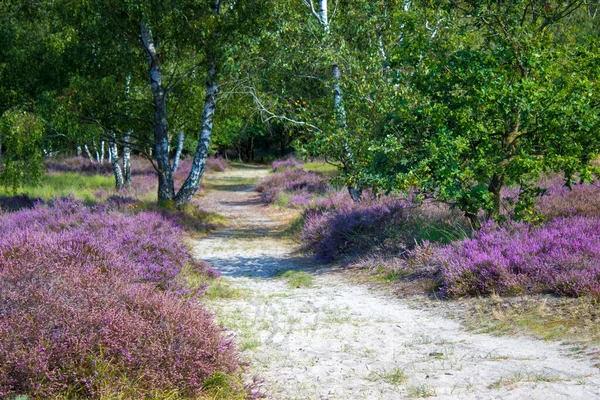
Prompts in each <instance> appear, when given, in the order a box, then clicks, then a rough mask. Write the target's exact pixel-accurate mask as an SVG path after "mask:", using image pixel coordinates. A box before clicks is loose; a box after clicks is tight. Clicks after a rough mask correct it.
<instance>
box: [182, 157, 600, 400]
mask: <svg viewBox="0 0 600 400" xmlns="http://www.w3.org/2000/svg"><path fill="white" fill-rule="evenodd" d="M266 173H267V170H265V169H258V168H243V169H240V168H238V169H235V170H233V171H228V172H226V173H224V174H221V175H213V176H212V177H209V178H208V179H209V180H210V179H219V180H220V182H222V180H226V179H231V181H232V182H235V180H236V179H239V178H248V177H260V176H264V175H265V174H266ZM252 188H253V187H252V186H251V185H237V186H236V185H234V184H232V185H227V184H222V185H219V186H218V187H217V189H216V190H211V191H210V192H209V193H208V194H207V195H206V196H205V197H204V199H203V201H202V204H203V207H205V208H206V209H209V210H210V211H215V212H218V213H221V214H224V215H227V216H228V217H230V218H231V222H232V223H231V226H230V227H228V228H227V229H223V230H221V231H218V232H216V233H215V234H213V235H211V236H210V237H208V238H205V239H200V240H197V241H195V242H194V244H193V246H194V252H195V254H196V255H197V256H198V257H200V258H203V259H205V260H207V261H209V262H211V263H212V264H213V265H214V266H216V267H217V268H218V269H219V270H221V271H222V272H223V274H224V275H225V276H227V278H226V279H228V280H229V281H230V282H231V284H232V285H233V286H235V287H238V288H240V290H242V291H243V293H244V295H243V296H242V297H240V298H237V299H221V300H215V301H212V302H211V303H210V304H209V306H210V307H211V308H212V309H213V310H215V311H216V312H217V314H218V316H219V319H220V321H221V323H222V324H223V325H225V326H226V327H228V328H230V329H232V330H233V331H234V332H235V333H236V335H237V340H238V343H239V346H240V348H241V349H242V351H243V354H244V356H245V357H246V358H247V359H248V361H249V362H250V363H251V372H252V373H253V374H254V375H257V376H259V377H261V378H263V379H264V380H265V381H266V387H267V388H268V398H270V399H402V398H410V397H429V396H430V397H431V398H439V399H597V398H600V373H599V370H598V368H596V367H594V366H593V362H592V361H591V360H588V359H586V358H579V359H578V358H576V356H575V355H574V354H575V353H574V352H573V351H572V350H570V347H569V346H566V345H561V344H558V343H547V342H543V341H538V340H532V339H528V338H520V337H519V338H507V337H494V336H488V335H480V334H472V333H469V332H467V331H465V330H464V329H463V328H461V326H460V324H459V323H457V322H456V321H454V320H452V319H449V318H446V317H444V316H443V315H440V312H438V311H435V310H421V309H415V308H414V307H410V305H409V304H408V303H407V302H406V301H404V300H402V299H398V298H394V297H392V296H390V295H387V294H385V293H383V292H381V291H378V290H372V289H369V288H367V287H365V286H362V285H357V284H353V283H351V282H350V281H349V280H347V279H345V278H344V274H343V273H339V272H336V271H333V270H323V269H321V270H319V271H316V270H314V268H315V265H313V264H312V262H311V261H310V260H306V259H301V258H298V257H296V256H293V255H292V245H291V244H290V243H286V242H284V241H282V240H279V239H278V238H277V235H276V234H275V233H276V232H277V231H278V229H280V228H281V223H279V222H278V221H277V213H276V212H275V211H273V210H271V209H268V208H265V207H263V206H261V205H260V203H259V201H258V196H257V194H256V193H254V192H253V191H252ZM280 269H284V270H287V269H303V270H306V271H312V273H314V274H315V283H316V284H315V286H314V287H310V288H289V287H288V286H287V284H286V283H285V282H284V281H282V280H280V279H274V278H273V277H272V276H273V273H274V271H276V270H280Z"/></svg>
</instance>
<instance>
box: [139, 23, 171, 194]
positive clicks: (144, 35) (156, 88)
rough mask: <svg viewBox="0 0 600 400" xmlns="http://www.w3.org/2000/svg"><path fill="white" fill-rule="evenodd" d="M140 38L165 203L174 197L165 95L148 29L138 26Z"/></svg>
mask: <svg viewBox="0 0 600 400" xmlns="http://www.w3.org/2000/svg"><path fill="white" fill-rule="evenodd" d="M140 36H141V39H142V44H143V46H144V50H145V51H146V58H147V60H148V73H149V75H150V85H151V88H152V95H153V101H154V158H155V159H156V166H157V173H158V201H159V202H167V201H171V200H173V199H174V197H175V185H174V182H173V174H172V171H171V163H170V161H169V132H168V124H167V93H166V90H165V87H164V86H163V83H162V72H161V70H160V57H159V54H158V51H157V49H156V45H155V42H156V41H155V39H154V38H152V35H151V33H150V29H149V28H148V27H147V26H146V25H145V24H144V23H141V24H140Z"/></svg>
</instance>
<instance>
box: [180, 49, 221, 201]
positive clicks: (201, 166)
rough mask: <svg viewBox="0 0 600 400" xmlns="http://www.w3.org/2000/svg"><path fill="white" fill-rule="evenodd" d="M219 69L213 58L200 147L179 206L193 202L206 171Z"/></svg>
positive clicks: (203, 113) (209, 73) (207, 77)
mask: <svg viewBox="0 0 600 400" xmlns="http://www.w3.org/2000/svg"><path fill="white" fill-rule="evenodd" d="M217 93H218V86H217V69H216V62H215V59H214V58H213V59H212V60H211V61H210V64H209V67H208V71H207V75H206V96H205V98H204V111H203V112H202V127H201V129H200V138H199V140H198V146H197V147H196V152H195V154H194V160H193V161H192V169H191V171H190V174H189V175H188V177H187V179H186V180H185V182H184V183H183V186H182V187H181V189H179V192H178V193H177V196H176V197H175V203H176V204H177V205H183V204H187V203H189V202H190V201H191V200H192V197H193V196H194V194H195V193H196V191H197V190H198V189H199V188H200V182H201V181H202V176H203V175H204V171H205V169H206V157H207V155H208V146H209V145H210V137H211V134H212V128H213V118H214V115H215V110H216V107H217Z"/></svg>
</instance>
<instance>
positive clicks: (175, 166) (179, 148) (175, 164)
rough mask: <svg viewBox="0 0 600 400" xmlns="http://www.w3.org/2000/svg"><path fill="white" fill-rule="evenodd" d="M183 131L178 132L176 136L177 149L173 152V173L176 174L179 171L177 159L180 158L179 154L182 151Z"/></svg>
mask: <svg viewBox="0 0 600 400" xmlns="http://www.w3.org/2000/svg"><path fill="white" fill-rule="evenodd" d="M183 139H184V135H183V131H179V135H178V136H177V149H176V150H175V158H173V173H175V172H177V170H178V169H179V159H180V157H181V152H182V151H183Z"/></svg>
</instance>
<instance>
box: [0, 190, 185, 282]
mask: <svg viewBox="0 0 600 400" xmlns="http://www.w3.org/2000/svg"><path fill="white" fill-rule="evenodd" d="M22 229H32V230H35V231H36V232H41V233H47V234H50V233H52V232H59V233H60V232H65V233H67V232H68V233H71V234H72V235H73V239H72V240H71V241H70V242H68V243H66V244H65V246H66V248H69V249H70V248H71V247H72V246H75V247H77V246H80V247H83V248H94V249H102V251H104V252H105V253H106V254H111V253H112V254H114V255H113V256H111V257H112V258H111V259H110V263H109V262H107V265H112V267H111V268H113V269H114V268H116V269H123V270H126V272H127V273H128V275H129V276H130V277H131V279H133V280H142V281H147V282H152V283H154V284H156V285H159V286H161V287H171V286H173V285H174V282H173V280H174V278H175V277H176V276H177V275H178V274H179V272H180V271H181V269H182V268H183V266H184V265H185V264H186V263H187V262H191V260H192V259H191V257H190V255H189V254H188V251H187V249H186V248H185V246H184V245H183V244H182V236H181V234H180V232H179V230H178V229H177V228H176V227H175V226H173V224H172V223H169V222H168V221H166V220H164V219H163V218H161V216H160V215H159V214H156V213H148V212H143V213H139V214H137V215H125V214H122V213H117V212H112V210H111V208H110V207H106V206H99V207H97V208H96V209H90V208H88V207H85V206H84V205H83V204H82V203H81V202H80V201H77V200H74V199H62V200H54V204H53V207H46V206H37V207H35V208H33V209H32V210H23V211H19V212H15V213H9V214H6V215H4V216H3V217H2V225H1V226H0V235H1V236H7V235H10V234H12V233H13V232H17V231H19V230H22ZM90 232H92V233H93V234H90ZM117 249H118V250H119V251H117Z"/></svg>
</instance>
